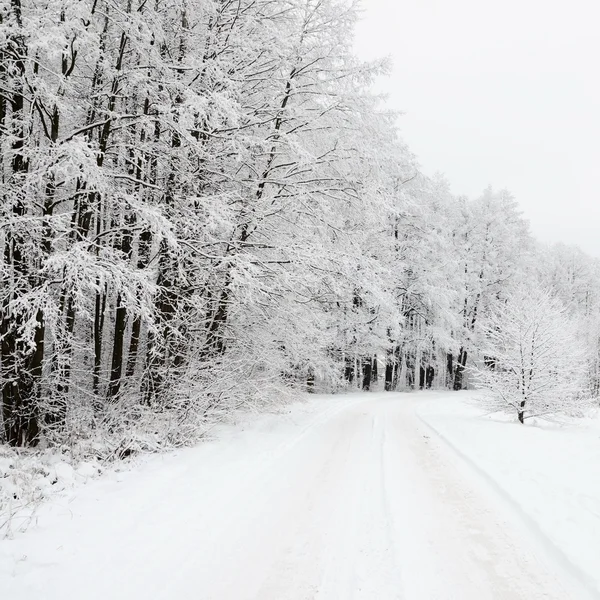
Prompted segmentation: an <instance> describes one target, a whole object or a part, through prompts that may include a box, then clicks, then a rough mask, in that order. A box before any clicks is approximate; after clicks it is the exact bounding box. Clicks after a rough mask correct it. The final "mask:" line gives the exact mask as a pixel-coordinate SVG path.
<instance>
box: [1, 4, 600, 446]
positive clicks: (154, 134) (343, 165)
mask: <svg viewBox="0 0 600 600" xmlns="http://www.w3.org/2000/svg"><path fill="white" fill-rule="evenodd" d="M356 18H357V7H356V5H355V3H354V2H349V1H346V0H235V1H234V0H169V1H168V2H149V1H148V0H110V1H107V0H81V1H77V2H75V1H74V0H46V1H42V0H10V2H8V1H6V2H3V3H2V5H1V6H0V186H1V187H0V245H1V247H2V252H1V257H0V261H1V262H0V339H1V347H0V357H1V372H0V376H1V385H2V398H1V402H2V425H3V427H2V436H3V438H2V439H3V441H4V442H5V443H8V444H11V445H14V446H30V445H35V444H37V443H38V442H39V441H40V440H41V439H43V440H45V441H47V442H49V443H57V444H72V443H73V441H74V440H82V439H85V440H97V439H98V436H107V437H110V438H111V439H121V440H124V439H126V438H127V439H128V438H129V437H131V438H134V437H135V438H136V439H138V440H140V439H144V440H145V442H144V443H147V444H158V445H160V444H165V443H170V444H173V443H185V442H187V441H189V440H191V439H194V437H195V436H196V435H198V433H199V432H200V431H201V430H202V424H203V423H204V422H206V421H207V420H210V419H214V418H216V417H217V416H218V415H219V414H222V413H226V412H228V411H230V410H232V409H233V408H235V407H237V406H240V405H242V404H245V403H253V402H260V401H268V400H269V399H270V398H273V397H275V396H277V395H278V394H281V393H282V391H284V390H285V389H295V388H297V387H302V388H308V389H314V388H317V387H318V388H319V389H327V390H333V389H336V388H338V387H341V386H344V385H348V384H351V385H357V386H364V387H369V385H370V382H371V379H372V378H373V377H374V375H375V373H374V371H375V372H377V371H378V366H379V365H381V367H379V368H382V367H383V373H381V377H383V378H385V386H386V388H387V389H396V388H404V387H418V386H419V385H421V384H423V385H429V384H432V385H436V386H449V387H453V388H454V389H460V388H462V387H463V386H464V384H465V376H464V373H465V367H466V365H467V362H468V360H470V359H471V357H472V355H473V353H474V352H475V353H476V352H477V324H478V322H479V320H480V319H481V318H483V317H484V316H485V314H486V310H488V308H489V306H490V305H491V304H493V303H494V302H496V301H500V300H501V298H502V295H503V294H504V293H505V292H506V290H507V289H508V288H509V287H510V286H511V285H513V282H516V281H517V280H519V281H520V280H525V279H531V278H532V277H534V278H537V280H540V281H542V280H543V281H544V282H545V284H546V283H547V284H548V285H550V286H554V288H555V289H556V294H558V295H561V297H562V296H564V301H565V302H567V303H570V305H571V306H572V310H573V311H576V312H578V314H579V313H580V314H581V315H588V316H589V315H594V317H593V318H594V319H596V316H595V315H596V314H597V310H598V287H599V283H598V282H599V281H600V276H599V275H598V268H597V264H596V263H595V262H593V261H590V260H589V259H587V258H585V257H582V256H579V257H577V258H576V259H575V258H573V257H574V256H575V255H573V257H572V256H571V255H570V254H569V253H570V252H571V251H566V250H565V251H551V252H549V254H548V256H543V257H542V254H541V251H540V250H538V249H536V248H535V247H534V244H533V242H532V241H531V240H530V238H529V235H528V233H527V227H526V224H525V223H524V222H523V220H522V219H521V217H520V215H519V212H518V210H517V207H516V205H515V203H514V201H513V200H512V199H511V198H510V196H509V195H508V194H507V193H504V192H501V193H496V192H493V191H492V190H487V191H486V192H485V193H484V194H483V196H482V197H481V198H480V199H478V200H476V201H467V200H465V199H461V198H455V197H453V196H452V195H451V194H450V193H449V191H448V187H447V185H446V183H445V182H444V181H443V180H441V179H439V180H438V179H434V180H430V179H427V178H426V177H424V176H423V175H421V174H420V173H419V172H418V168H417V165H416V163H415V160H414V158H413V157H412V156H411V154H410V153H409V151H408V150H407V149H406V147H405V146H404V145H403V144H402V142H401V140H399V139H398V137H397V134H396V131H395V117H394V116H393V115H389V114H387V113H386V112H385V111H383V110H382V109H381V108H380V105H379V101H378V98H376V97H375V96H374V95H373V93H372V92H371V91H370V84H371V81H372V79H373V77H374V76H376V75H378V74H379V73H380V72H381V70H382V68H381V65H378V64H363V63H361V62H360V61H358V60H357V59H356V58H355V57H354V55H353V54H352V31H353V26H354V23H355V22H356ZM561 252H562V254H561ZM540 257H542V258H540ZM572 258H573V261H571V259H572ZM575 262H577V265H575ZM540 265H543V267H540ZM582 269H583V270H584V271H585V274H582ZM592 271H593V273H592ZM594 323H596V321H594ZM590 336H591V337H592V338H593V336H592V335H591V334H590ZM589 343H590V348H593V351H590V352H591V353H592V354H593V352H595V353H596V354H595V355H594V356H595V357H596V358H597V354H598V344H597V338H596V339H595V340H594V339H590V341H589ZM594 343H595V344H596V345H595V346H594ZM592 354H590V356H591V355H592ZM596 358H594V360H591V362H590V369H589V373H590V380H591V379H592V378H593V377H592V374H593V376H594V377H595V374H596V373H597V370H598V369H597V360H596ZM594 361H595V362H594ZM594 369H595V371H594ZM594 381H596V382H597V379H596V380H594ZM595 385H596V386H597V383H595Z"/></svg>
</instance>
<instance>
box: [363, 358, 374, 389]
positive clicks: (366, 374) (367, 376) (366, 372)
mask: <svg viewBox="0 0 600 600" xmlns="http://www.w3.org/2000/svg"><path fill="white" fill-rule="evenodd" d="M371 374H372V366H371V359H370V358H368V359H365V360H363V361H362V389H363V390H365V391H366V392H368V391H369V390H370V389H371Z"/></svg>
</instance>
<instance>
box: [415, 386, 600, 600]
mask: <svg viewBox="0 0 600 600" xmlns="http://www.w3.org/2000/svg"><path fill="white" fill-rule="evenodd" d="M477 395H478V394H477V393H476V392H475V393H471V394H465V393H462V394H454V395H453V394H448V393H443V394H430V395H424V396H423V399H424V401H423V402H421V403H420V404H419V408H418V413H419V415H420V416H421V417H422V418H423V419H424V420H425V421H426V422H427V423H428V424H429V426H430V427H431V428H432V429H433V430H434V431H435V432H436V433H437V435H439V436H442V437H443V438H444V440H445V441H446V442H447V443H448V444H449V446H451V447H452V448H453V449H454V450H455V451H456V452H457V453H459V455H460V457H461V458H462V459H463V460H464V461H466V462H467V463H468V464H469V465H470V466H471V467H473V468H474V469H475V470H476V471H477V474H478V476H479V477H483V478H484V479H486V480H487V481H488V483H489V484H490V485H491V486H492V487H493V488H494V491H495V492H496V493H497V494H498V495H499V496H501V497H502V498H503V499H504V500H505V501H506V502H508V503H509V504H510V505H511V506H512V508H513V509H514V511H515V512H516V513H518V514H519V516H520V517H521V520H522V521H523V522H525V523H526V525H527V526H528V529H529V531H530V532H531V533H532V534H534V535H535V536H536V537H537V539H538V542H539V543H541V544H543V545H544V546H545V549H546V551H547V552H548V553H550V554H552V555H553V556H554V558H555V559H556V560H557V561H558V562H559V563H560V565H561V567H562V568H563V569H564V570H566V571H568V572H569V573H570V574H571V575H572V577H574V578H576V579H578V580H579V581H581V582H582V583H583V584H584V585H585V586H586V587H587V589H588V590H590V591H591V592H592V594H593V597H600V474H599V473H600V421H598V419H597V418H596V419H581V420H575V419H571V420H566V419H565V420H562V421H559V422H549V421H543V420H538V421H537V422H536V423H535V425H533V424H529V425H525V426H523V425H520V424H519V423H516V422H506V421H505V420H504V418H503V417H501V416H499V415H497V414H486V411H484V410H483V409H480V408H479V407H478V405H477Z"/></svg>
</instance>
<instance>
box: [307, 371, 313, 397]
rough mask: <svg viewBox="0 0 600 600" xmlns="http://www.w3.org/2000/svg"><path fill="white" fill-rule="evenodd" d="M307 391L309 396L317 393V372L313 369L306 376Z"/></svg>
mask: <svg viewBox="0 0 600 600" xmlns="http://www.w3.org/2000/svg"><path fill="white" fill-rule="evenodd" d="M306 390H307V391H308V393H309V394H312V393H314V391H315V372H314V371H313V370H312V369H309V370H308V373H307V375H306Z"/></svg>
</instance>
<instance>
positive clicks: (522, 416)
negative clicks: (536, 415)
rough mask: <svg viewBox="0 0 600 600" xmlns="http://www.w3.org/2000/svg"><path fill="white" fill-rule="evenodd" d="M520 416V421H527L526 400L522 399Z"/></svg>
mask: <svg viewBox="0 0 600 600" xmlns="http://www.w3.org/2000/svg"><path fill="white" fill-rule="evenodd" d="M518 417H519V423H525V400H521V403H520V404H519V413H518Z"/></svg>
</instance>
